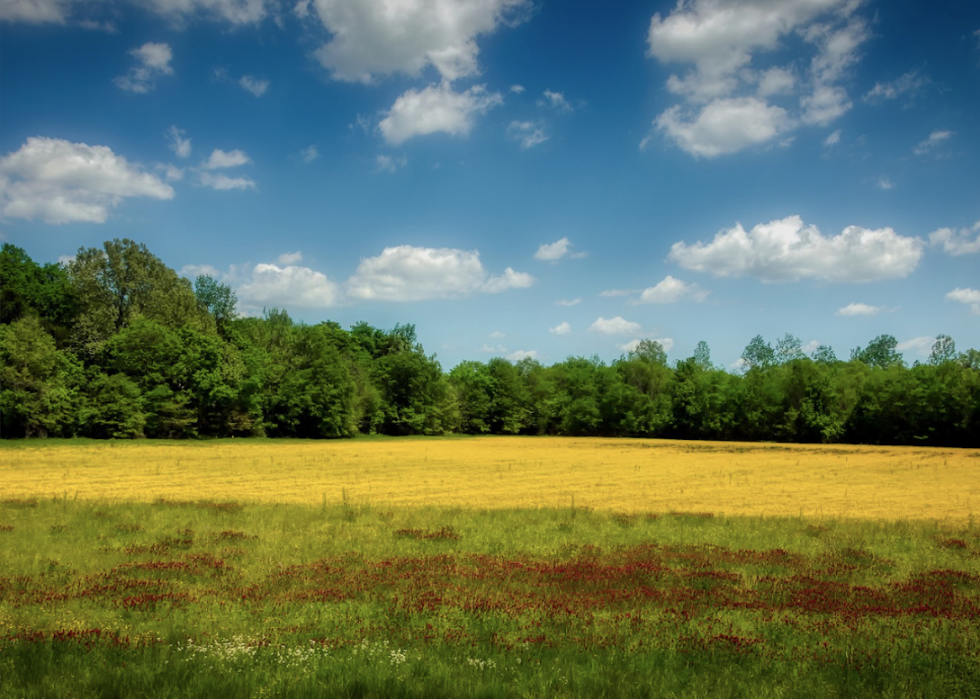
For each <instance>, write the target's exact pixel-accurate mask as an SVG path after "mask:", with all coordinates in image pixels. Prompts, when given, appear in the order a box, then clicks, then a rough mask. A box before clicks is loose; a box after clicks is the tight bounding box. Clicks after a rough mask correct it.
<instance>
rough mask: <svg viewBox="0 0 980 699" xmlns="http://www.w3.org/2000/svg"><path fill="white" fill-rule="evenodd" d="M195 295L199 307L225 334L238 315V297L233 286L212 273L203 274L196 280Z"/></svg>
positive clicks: (222, 333) (220, 332)
mask: <svg viewBox="0 0 980 699" xmlns="http://www.w3.org/2000/svg"><path fill="white" fill-rule="evenodd" d="M194 297H195V298H196V299H197V305H198V308H200V309H201V310H202V311H203V312H204V313H205V314H206V316H207V317H208V318H210V319H211V322H213V323H214V326H215V329H216V330H217V331H218V333H219V334H221V335H222V336H224V335H225V334H226V332H227V328H228V324H229V323H230V322H231V321H232V320H234V319H235V318H236V317H237V315H238V313H237V311H236V310H235V306H236V305H237V303H238V298H237V297H236V296H235V292H234V291H232V288H231V287H230V286H228V285H227V284H222V283H221V282H219V281H218V280H216V279H215V278H214V277H212V276H211V275H210V274H202V275H201V276H199V277H198V278H197V279H195V280H194Z"/></svg>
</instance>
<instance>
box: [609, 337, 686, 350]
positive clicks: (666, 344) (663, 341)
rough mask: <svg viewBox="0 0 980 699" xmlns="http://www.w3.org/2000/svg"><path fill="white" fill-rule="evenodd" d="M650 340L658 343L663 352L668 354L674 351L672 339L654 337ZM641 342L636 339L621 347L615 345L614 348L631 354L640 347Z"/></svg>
mask: <svg viewBox="0 0 980 699" xmlns="http://www.w3.org/2000/svg"><path fill="white" fill-rule="evenodd" d="M652 340H653V341H654V342H659V343H660V346H661V347H663V350H664V352H670V351H671V350H672V349H674V338H672V337H655V338H652ZM642 341H643V340H641V339H640V338H637V339H635V340H630V341H629V342H626V343H624V344H622V345H616V346H617V347H619V349H621V350H623V351H624V352H633V351H635V350H636V348H637V347H639V346H640V343H641V342H642Z"/></svg>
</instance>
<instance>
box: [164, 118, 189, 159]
mask: <svg viewBox="0 0 980 699" xmlns="http://www.w3.org/2000/svg"><path fill="white" fill-rule="evenodd" d="M165 135H166V137H167V139H168V140H169V141H170V150H172V151H173V152H174V153H175V154H176V155H177V157H178V158H189V157H191V139H189V138H184V136H186V135H187V132H186V131H184V130H183V129H178V128H177V127H176V126H171V127H170V128H169V129H167V131H166V134H165Z"/></svg>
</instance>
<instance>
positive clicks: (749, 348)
mask: <svg viewBox="0 0 980 699" xmlns="http://www.w3.org/2000/svg"><path fill="white" fill-rule="evenodd" d="M742 362H743V363H744V364H745V366H746V368H747V369H749V370H751V369H768V368H769V367H771V366H772V365H773V364H775V363H776V352H775V350H773V348H772V345H770V344H769V343H768V342H766V341H765V340H764V339H763V338H762V335H756V336H755V337H753V338H752V340H751V341H750V342H749V344H747V345H746V346H745V349H744V350H742Z"/></svg>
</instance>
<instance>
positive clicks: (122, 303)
mask: <svg viewBox="0 0 980 699" xmlns="http://www.w3.org/2000/svg"><path fill="white" fill-rule="evenodd" d="M68 277H69V279H70V280H71V283H72V287H73V289H74V291H75V293H76V295H77V296H78V301H79V307H80V309H79V310H80V312H79V316H78V320H77V322H76V326H75V332H76V341H77V342H78V344H79V345H80V346H81V347H82V348H84V349H85V350H86V351H87V352H88V353H89V354H93V353H94V352H97V351H98V350H99V349H100V348H101V346H102V344H103V343H104V342H105V341H106V340H107V339H108V338H109V337H110V336H111V335H112V334H113V333H115V332H117V331H119V330H121V329H122V328H124V327H125V326H127V325H128V324H129V323H130V322H132V320H133V319H134V318H136V317H139V316H142V317H145V318H149V319H151V320H156V321H158V322H160V323H162V324H164V325H166V326H167V327H170V328H177V327H180V326H183V325H191V326H194V325H197V322H198V319H199V315H198V310H197V299H196V298H195V296H194V292H193V290H192V289H191V283H190V282H189V281H188V280H187V279H184V278H182V277H180V276H178V274H177V273H176V272H174V271H173V270H172V269H170V268H169V267H167V266H166V265H165V264H163V262H161V261H160V259H159V258H157V257H156V256H155V255H153V254H152V253H151V252H150V251H149V250H147V248H146V246H145V245H142V244H138V243H134V242H133V241H132V240H128V239H125V238H124V239H123V240H118V239H117V240H111V241H106V242H105V244H104V245H103V247H102V248H101V249H100V248H82V249H80V250H79V251H78V254H77V255H76V256H75V259H74V260H72V261H71V262H70V263H69V265H68Z"/></svg>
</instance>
